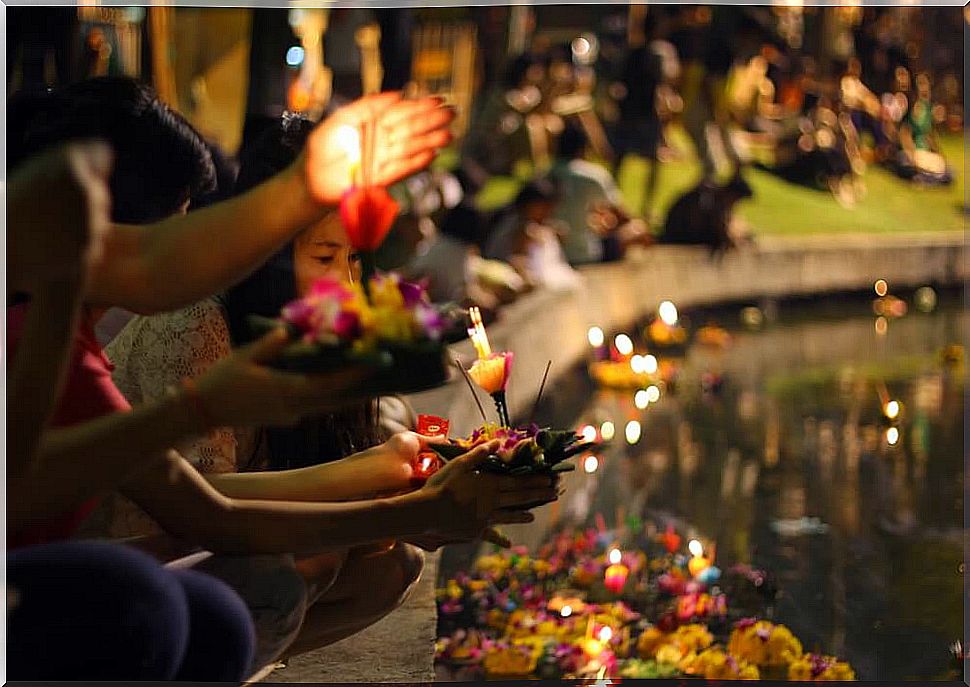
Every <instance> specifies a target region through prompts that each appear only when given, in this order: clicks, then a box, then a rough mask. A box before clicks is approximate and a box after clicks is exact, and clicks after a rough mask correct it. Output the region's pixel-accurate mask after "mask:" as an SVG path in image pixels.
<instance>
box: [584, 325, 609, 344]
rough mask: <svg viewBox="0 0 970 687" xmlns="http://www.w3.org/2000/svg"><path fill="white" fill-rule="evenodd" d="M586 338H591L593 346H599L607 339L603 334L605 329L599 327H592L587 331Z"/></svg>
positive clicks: (590, 341)
mask: <svg viewBox="0 0 970 687" xmlns="http://www.w3.org/2000/svg"><path fill="white" fill-rule="evenodd" d="M586 338H587V339H589V345H590V346H592V347H593V348H599V347H600V346H602V345H603V342H604V341H606V336H605V335H604V334H603V330H602V329H600V328H599V327H590V328H589V331H588V332H587V333H586Z"/></svg>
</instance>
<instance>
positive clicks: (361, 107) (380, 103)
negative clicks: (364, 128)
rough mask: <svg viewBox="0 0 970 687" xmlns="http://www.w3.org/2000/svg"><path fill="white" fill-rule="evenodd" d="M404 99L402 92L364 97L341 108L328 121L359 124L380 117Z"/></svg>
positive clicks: (388, 92) (389, 92)
mask: <svg viewBox="0 0 970 687" xmlns="http://www.w3.org/2000/svg"><path fill="white" fill-rule="evenodd" d="M403 98H404V95H403V94H402V93H401V92H400V91H386V92H384V93H375V94H374V95H368V96H364V97H363V98H358V99H357V100H355V101H354V102H352V103H350V104H349V105H345V106H344V107H341V108H340V109H339V110H337V111H336V112H334V113H333V115H332V116H331V117H330V118H329V119H328V120H327V121H328V122H329V121H334V122H337V121H340V122H342V123H348V124H359V123H360V122H362V121H364V120H367V119H371V118H373V117H374V116H377V115H380V114H381V113H383V112H384V111H386V110H387V109H388V108H389V107H391V106H393V105H394V104H395V103H399V102H401V100H403Z"/></svg>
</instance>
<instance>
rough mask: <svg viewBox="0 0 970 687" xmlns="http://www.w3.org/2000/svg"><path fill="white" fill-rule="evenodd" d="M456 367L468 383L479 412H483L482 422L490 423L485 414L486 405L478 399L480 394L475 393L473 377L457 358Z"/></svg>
mask: <svg viewBox="0 0 970 687" xmlns="http://www.w3.org/2000/svg"><path fill="white" fill-rule="evenodd" d="M455 367H457V368H458V371H459V372H461V376H462V378H464V380H465V383H466V384H468V390H469V391H470V392H471V393H472V398H474V399H475V405H477V406H478V412H480V413H481V414H482V423H483V424H488V416H487V415H485V407H484V406H483V405H482V402H481V401H480V400H479V399H478V394H476V393H475V385H474V384H472V380H471V378H470V377H469V376H468V373H467V372H465V368H464V367H462V365H461V363H460V362H458V361H457V360H455Z"/></svg>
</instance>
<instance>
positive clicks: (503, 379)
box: [468, 351, 513, 394]
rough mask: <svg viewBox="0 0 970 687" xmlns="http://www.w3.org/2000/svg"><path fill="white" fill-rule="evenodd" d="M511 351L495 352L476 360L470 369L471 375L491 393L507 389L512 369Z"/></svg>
mask: <svg viewBox="0 0 970 687" xmlns="http://www.w3.org/2000/svg"><path fill="white" fill-rule="evenodd" d="M512 357H513V354H512V352H511V351H505V352H502V353H493V354H492V355H490V356H489V357H487V358H481V359H479V360H476V361H475V362H474V364H472V366H471V369H470V370H469V371H468V374H469V376H471V378H472V379H473V380H475V383H476V384H478V386H480V387H482V389H484V390H485V391H486V393H489V394H497V393H499V392H500V391H505V386H506V385H507V384H508V383H509V373H510V372H511V371H512Z"/></svg>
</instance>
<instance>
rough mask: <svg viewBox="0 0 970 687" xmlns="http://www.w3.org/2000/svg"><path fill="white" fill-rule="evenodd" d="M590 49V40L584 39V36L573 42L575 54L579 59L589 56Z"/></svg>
mask: <svg viewBox="0 0 970 687" xmlns="http://www.w3.org/2000/svg"><path fill="white" fill-rule="evenodd" d="M590 47H591V46H590V44H589V39H587V38H584V37H583V36H580V37H579V38H576V39H574V40H573V45H572V48H573V53H575V54H576V56H577V57H586V55H588V54H589V50H590Z"/></svg>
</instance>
